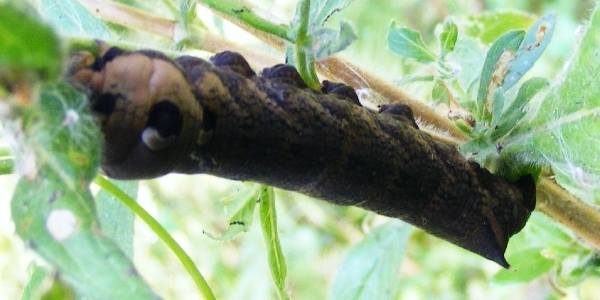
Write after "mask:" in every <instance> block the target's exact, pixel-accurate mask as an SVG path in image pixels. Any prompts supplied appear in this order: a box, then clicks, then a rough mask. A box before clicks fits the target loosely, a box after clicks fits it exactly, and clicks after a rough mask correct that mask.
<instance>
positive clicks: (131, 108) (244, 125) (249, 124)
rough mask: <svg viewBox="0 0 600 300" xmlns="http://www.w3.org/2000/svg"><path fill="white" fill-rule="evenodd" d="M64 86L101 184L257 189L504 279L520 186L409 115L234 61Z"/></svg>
mask: <svg viewBox="0 0 600 300" xmlns="http://www.w3.org/2000/svg"><path fill="white" fill-rule="evenodd" d="M72 81H73V82H75V83H76V85H78V86H83V87H85V89H86V90H87V92H88V95H89V105H90V107H91V110H92V112H93V114H94V115H95V116H96V118H97V119H98V122H99V123H100V126H101V129H102V132H103V134H104V136H103V140H102V159H101V168H102V170H103V172H104V173H105V174H106V175H108V176H110V177H114V178H120V179H145V178H154V177H159V176H162V175H164V174H167V173H171V172H176V173H185V174H196V173H205V174H212V175H215V176H219V177H223V178H229V179H234V180H249V181H255V182H260V183H264V184H268V185H271V186H275V187H279V188H282V189H286V190H290V191H296V192H299V193H303V194H306V195H309V196H312V197H315V198H318V199H323V200H325V201H328V202H331V203H334V204H337V205H354V206H358V207H362V208H364V209H367V210H370V211H373V212H376V213H378V214H381V215H385V216H389V217H394V218H399V219H402V220H404V221H406V222H408V223H410V224H413V225H414V226H417V227H419V228H421V229H423V230H425V231H426V232H428V233H430V234H433V235H435V236H437V237H440V238H442V239H445V240H447V241H449V242H451V243H453V244H456V245H458V246H460V247H462V248H464V249H467V250H469V251H472V252H474V253H476V254H479V255H481V256H483V257H485V258H487V259H489V260H492V261H494V262H496V263H498V264H500V265H501V266H503V267H508V266H509V264H508V262H507V261H506V259H505V258H504V252H505V250H506V246H507V243H508V239H509V238H510V237H511V236H512V235H514V234H515V233H517V232H519V231H520V230H521V229H522V228H523V227H524V225H525V223H526V222H527V219H528V218H529V215H530V213H531V211H532V210H533V209H534V208H535V184H534V180H533V178H532V177H531V176H529V175H526V176H523V177H521V178H520V179H519V180H518V181H516V182H510V181H508V180H506V179H505V178H502V177H500V176H496V175H493V174H491V173H490V172H488V171H487V170H485V169H483V168H481V167H480V166H479V165H478V164H477V163H474V162H470V161H467V160H465V159H464V158H463V157H462V156H461V155H460V154H459V153H458V151H457V150H456V149H454V148H453V147H451V146H448V145H446V144H442V143H438V142H436V141H435V140H434V139H433V138H431V137H430V136H429V135H428V134H426V133H425V132H423V131H421V130H419V127H418V125H417V124H416V123H415V120H414V118H413V116H412V111H411V109H410V107H408V106H404V105H398V104H393V105H386V106H383V107H382V108H381V109H380V110H379V111H378V112H377V111H372V110H369V109H367V108H365V107H362V106H361V105H360V102H359V101H358V97H357V96H356V93H355V91H354V89H352V88H351V87H349V86H346V85H343V84H339V83H332V82H327V81H324V82H323V84H322V89H321V91H315V90H312V89H310V88H308V87H307V85H306V84H305V83H304V81H303V80H302V79H301V77H300V75H299V74H298V72H297V71H296V69H295V68H293V67H291V66H288V65H276V66H273V67H271V68H266V69H264V70H262V72H260V74H256V73H255V72H254V71H253V70H252V68H251V67H250V66H249V64H248V63H247V62H246V60H245V59H244V58H243V57H242V56H241V55H239V54H237V53H233V52H222V53H218V54H216V55H215V56H213V57H212V58H211V59H210V62H209V61H206V60H203V59H200V58H197V57H192V56H181V57H179V58H177V59H175V60H172V59H170V58H168V57H167V56H165V55H164V54H162V53H160V52H157V51H150V50H143V51H133V52H128V51H124V50H121V49H118V48H110V49H105V51H103V53H101V55H99V56H98V57H93V59H92V60H91V63H89V64H84V65H82V66H78V67H77V68H75V70H74V71H73V72H72Z"/></svg>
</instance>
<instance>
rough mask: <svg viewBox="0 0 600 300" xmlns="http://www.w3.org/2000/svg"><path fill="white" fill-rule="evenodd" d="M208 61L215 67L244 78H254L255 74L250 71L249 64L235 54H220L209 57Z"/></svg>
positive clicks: (226, 52) (225, 52)
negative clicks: (226, 69)
mask: <svg viewBox="0 0 600 300" xmlns="http://www.w3.org/2000/svg"><path fill="white" fill-rule="evenodd" d="M210 61H211V62H212V63H213V64H214V65H215V66H217V67H224V68H229V69H230V70H231V71H233V72H236V73H238V74H240V75H242V76H244V77H246V78H250V77H252V76H256V73H254V70H252V68H251V67H250V64H248V62H247V61H246V59H245V58H244V57H243V56H242V55H241V54H239V53H237V52H231V51H224V52H220V53H217V54H215V56H213V57H211V58H210Z"/></svg>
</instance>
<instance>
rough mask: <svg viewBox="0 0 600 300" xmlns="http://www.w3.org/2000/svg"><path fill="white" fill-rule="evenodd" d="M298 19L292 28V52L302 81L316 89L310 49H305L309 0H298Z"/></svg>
mask: <svg viewBox="0 0 600 300" xmlns="http://www.w3.org/2000/svg"><path fill="white" fill-rule="evenodd" d="M298 12H299V16H298V18H299V20H298V24H297V26H296V28H295V30H294V36H295V37H296V38H295V42H294V54H295V60H296V69H297V70H298V73H300V76H301V77H302V79H304V82H306V84H307V85H308V86H309V87H311V88H312V89H315V90H318V89H319V87H320V85H321V84H320V83H319V78H318V77H317V73H316V72H315V67H314V66H315V65H314V59H313V57H312V54H311V53H310V51H308V52H307V51H306V49H307V47H310V45H309V43H310V41H311V39H310V36H309V33H308V30H309V26H308V21H309V19H310V0H300V3H299V4H298Z"/></svg>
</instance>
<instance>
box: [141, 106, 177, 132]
mask: <svg viewBox="0 0 600 300" xmlns="http://www.w3.org/2000/svg"><path fill="white" fill-rule="evenodd" d="M182 124H183V117H182V116H181V112H180V111H179V108H178V107H177V106H176V105H175V104H173V103H172V102H170V101H168V100H162V101H160V102H158V103H156V104H154V105H153V106H152V109H150V113H149V114H148V124H147V125H148V127H152V128H155V129H156V131H157V132H158V133H159V134H160V135H161V136H162V137H163V138H168V137H170V136H176V135H178V134H179V132H181V126H182Z"/></svg>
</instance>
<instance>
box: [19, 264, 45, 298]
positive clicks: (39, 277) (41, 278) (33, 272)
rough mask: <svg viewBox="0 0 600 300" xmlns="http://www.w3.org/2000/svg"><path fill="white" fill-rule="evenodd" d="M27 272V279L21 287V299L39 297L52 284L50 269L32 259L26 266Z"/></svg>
mask: <svg viewBox="0 0 600 300" xmlns="http://www.w3.org/2000/svg"><path fill="white" fill-rule="evenodd" d="M27 273H28V274H29V280H28V281H27V284H26V285H25V287H24V288H23V294H22V295H21V300H37V299H40V298H41V297H42V295H43V294H44V293H45V292H46V291H47V290H48V289H50V286H51V285H52V278H51V276H50V275H51V274H50V270H48V268H45V267H42V266H39V265H38V264H37V263H36V262H35V261H32V262H31V263H30V264H29V267H27Z"/></svg>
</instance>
